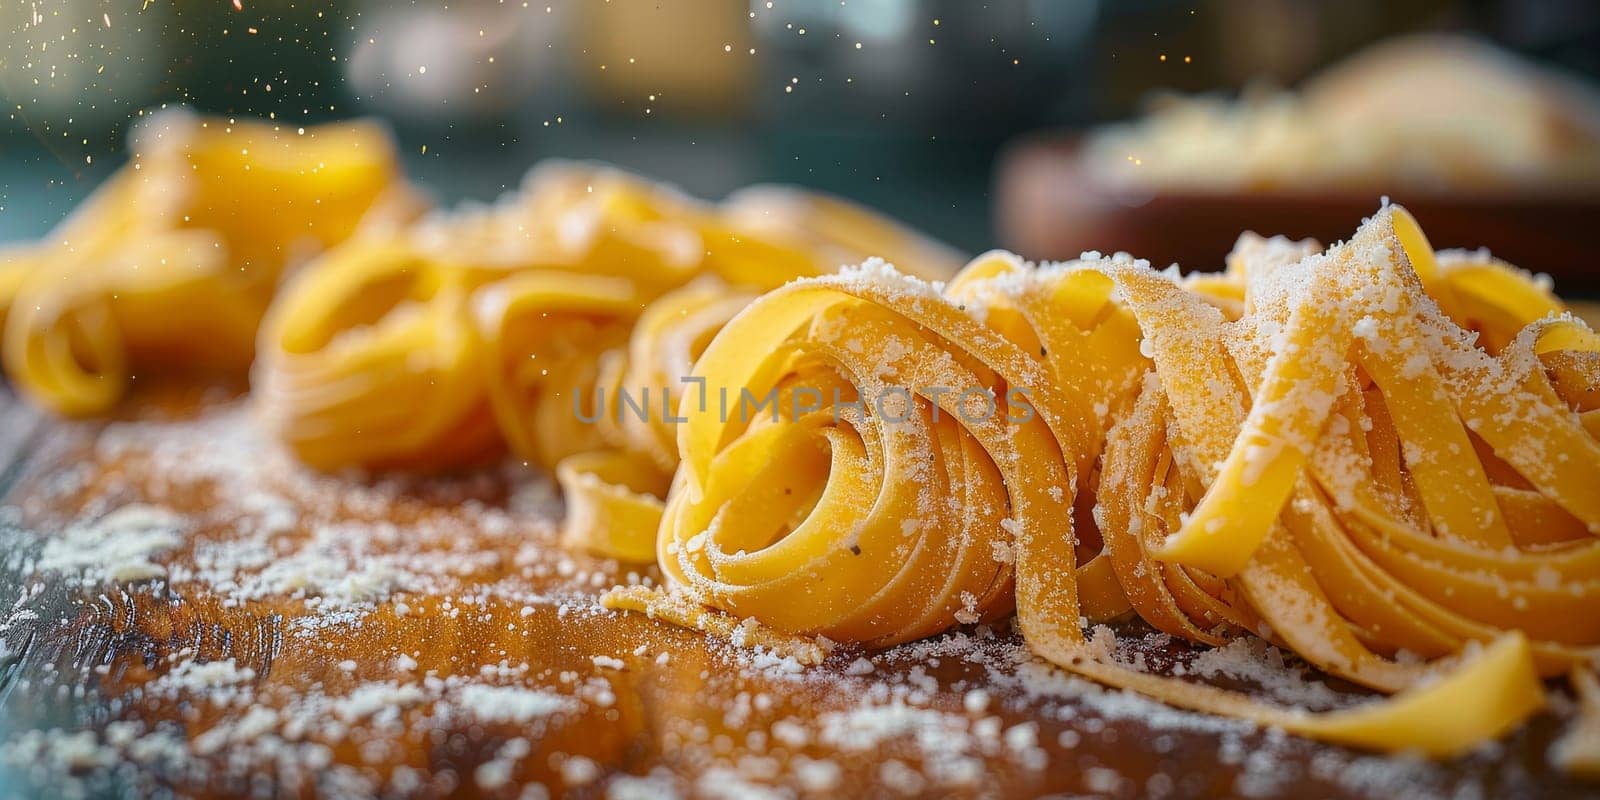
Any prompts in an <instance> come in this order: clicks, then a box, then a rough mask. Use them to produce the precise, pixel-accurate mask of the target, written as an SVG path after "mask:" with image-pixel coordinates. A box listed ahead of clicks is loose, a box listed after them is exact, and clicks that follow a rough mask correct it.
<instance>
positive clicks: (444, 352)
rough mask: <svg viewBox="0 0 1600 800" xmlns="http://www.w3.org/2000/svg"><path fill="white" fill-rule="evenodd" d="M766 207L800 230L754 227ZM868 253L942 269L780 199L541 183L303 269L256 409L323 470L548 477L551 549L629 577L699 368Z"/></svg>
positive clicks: (281, 319) (654, 521)
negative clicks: (554, 507)
mask: <svg viewBox="0 0 1600 800" xmlns="http://www.w3.org/2000/svg"><path fill="white" fill-rule="evenodd" d="M780 199H781V201H782V202H783V204H784V205H783V208H784V209H789V210H793V209H811V211H808V212H807V213H805V214H788V213H786V214H781V215H780V214H773V213H771V212H772V211H773V209H775V208H777V207H778V206H777V205H775V204H776V203H777V202H778V200H780ZM836 227H837V228H840V229H842V230H844V231H847V232H849V235H847V236H840V235H835V234H833V233H831V231H833V230H834V229H835V228H836ZM867 245H871V246H873V247H876V248H878V249H884V250H888V251H894V252H906V253H912V254H915V255H916V256H917V257H918V258H919V260H921V261H923V262H924V263H926V264H927V269H929V270H930V271H932V272H934V273H937V274H949V273H950V272H953V271H954V269H955V262H954V260H953V259H952V258H951V257H950V256H949V253H948V251H947V250H944V249H943V248H942V246H940V245H937V244H934V243H932V242H930V241H928V240H926V239H925V238H923V237H921V236H919V235H917V234H915V233H913V232H910V231H908V230H906V229H904V228H902V227H900V226H898V225H895V224H893V223H891V222H889V221H887V220H883V219H881V218H879V217H878V216H877V215H875V214H872V213H870V212H867V211H865V210H862V209H859V208H856V207H854V206H850V205H848V204H845V203H843V202H842V201H835V200H831V199H827V198H821V197H814V196H813V195H810V194H809V193H805V192H801V191H799V190H789V189H776V188H762V189H756V190H750V191H748V192H745V193H741V194H739V195H737V196H736V197H734V198H730V199H729V200H728V201H725V202H724V203H722V204H719V205H712V204H706V203H701V202H699V201H696V200H694V199H692V198H689V197H686V196H684V195H681V194H679V193H677V192H675V191H672V190H670V189H668V188H666V187H662V186H658V185H655V184H651V183H649V182H646V181H644V180H642V179H639V178H637V177H634V176H631V175H628V174H625V173H622V172H619V171H616V170H612V169H608V168H603V167H598V166H593V165H582V164H565V163H554V164H547V165H543V166H541V167H540V168H538V169H536V170H535V171H534V172H533V173H531V174H530V176H529V178H528V180H527V181H526V182H525V185H524V186H523V188H522V189H521V190H520V191H519V192H517V193H514V194H512V195H509V196H507V197H506V198H503V199H502V200H501V201H500V202H499V203H497V204H495V205H494V206H492V207H489V208H484V209H475V208H468V209H463V210H461V211H458V212H453V213H450V214H440V215H435V216H433V217H431V218H428V219H426V220H423V221H422V222H420V223H418V224H416V225H414V226H410V227H408V228H405V229H402V230H400V231H398V232H395V233H393V234H390V235H386V236H383V237H357V238H355V239H352V240H351V241H349V242H347V243H345V244H344V245H342V246H341V247H338V248H336V249H334V250H332V251H330V252H329V253H327V254H326V255H324V256H323V257H321V258H320V259H318V260H317V261H316V262H315V263H313V264H311V265H308V267H307V268H306V269H305V270H304V271H303V273H302V274H301V275H300V276H299V277H298V278H297V279H296V280H295V282H294V283H293V285H291V286H290V287H288V288H287V289H286V290H285V291H284V292H283V295H282V297H281V298H280V299H279V300H278V302H277V303H276V305H275V306H274V308H273V311H272V314H271V316H270V318H269V320H268V321H267V323H266V325H264V327H263V331H262V347H261V358H260V361H259V363H258V365H257V368H256V374H255V377H256V387H257V389H256V395H257V405H258V408H259V409H260V410H261V414H262V417H263V419H265V420H266V421H267V423H268V425H269V426H270V427H271V428H272V429H273V430H275V431H277V432H278V434H279V435H280V436H281V437H282V438H283V439H284V441H285V442H287V443H288V444H289V445H290V446H291V447H292V448H293V449H294V450H295V452H296V453H297V454H298V455H299V456H300V457H301V458H302V459H303V460H305V461H306V462H308V463H310V464H313V465H315V466H318V467H321V468H324V469H334V468H340V467H347V466H361V467H378V468H385V467H406V468H449V467H454V466H457V465H460V464H463V463H469V462H471V461H474V460H478V459H481V458H483V457H484V456H486V455H489V454H492V453H494V452H497V451H498V450H499V449H500V448H502V447H509V449H510V450H511V451H512V452H514V453H516V454H518V455H519V456H521V457H523V458H525V459H527V460H528V461H529V462H530V463H532V464H534V465H537V466H539V467H541V468H543V469H547V470H552V471H554V472H555V475H556V477H557V479H558V480H559V481H560V483H561V485H562V489H563V493H564V495H565V498H566V502H567V506H568V512H569V513H568V516H567V520H566V524H565V541H566V543H567V544H568V545H569V546H571V547H573V548H576V549H582V550H587V551H590V552H593V553H595V554H598V555H603V556H608V557H613V558H620V559H624V560H635V561H649V560H651V559H653V558H654V552H655V545H654V541H655V535H656V530H657V528H658V527H659V523H660V516H661V510H662V502H663V498H664V497H665V495H666V491H667V487H668V483H669V481H670V478H671V475H672V472H673V470H674V469H675V468H676V465H677V460H678V454H677V441H676V432H675V427H674V424H675V423H674V419H675V417H676V414H677V408H678V403H679V401H680V399H681V397H682V394H683V391H684V389H685V387H684V385H683V384H682V379H683V378H684V376H686V375H688V373H689V370H690V368H691V366H692V365H693V363H694V361H695V359H696V358H698V356H699V355H700V352H701V350H702V349H703V348H704V347H705V346H706V344H707V343H708V342H709V341H710V339H711V337H712V336H713V335H714V334H715V333H716V332H717V330H718V329H720V327H721V326H722V324H723V323H724V322H726V321H727V320H728V319H729V318H730V317H732V316H733V315H734V314H735V313H737V312H738V311H739V310H740V309H742V308H744V306H745V305H747V304H748V303H749V302H750V301H751V300H752V299H754V298H755V296H756V295H757V294H759V292H761V291H764V290H767V289H771V288H773V287H776V286H778V285H780V284H782V283H784V282H785V281H787V280H790V279H792V278H795V277H799V276H806V275H816V274H821V273H825V272H828V271H831V270H833V269H835V268H836V267H837V266H838V265H840V264H843V263H845V262H847V261H856V260H859V259H860V258H862V257H863V256H864V253H862V252H860V251H858V250H856V249H854V248H855V247H859V246H867Z"/></svg>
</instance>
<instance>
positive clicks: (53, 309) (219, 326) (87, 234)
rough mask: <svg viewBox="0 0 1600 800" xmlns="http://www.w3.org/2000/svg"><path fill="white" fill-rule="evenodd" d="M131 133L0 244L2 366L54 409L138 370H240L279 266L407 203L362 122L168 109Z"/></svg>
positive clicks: (103, 391)
mask: <svg viewBox="0 0 1600 800" xmlns="http://www.w3.org/2000/svg"><path fill="white" fill-rule="evenodd" d="M132 140H133V147H132V157H131V160H132V163H131V164H130V165H128V166H125V167H123V168H122V169H120V170H118V171H117V172H116V173H115V174H114V175H112V176H111V178H110V179H109V180H107V181H106V182H105V183H104V184H103V185H102V186H100V187H99V188H98V189H97V190H96V191H95V192H94V193H93V194H92V195H91V196H90V197H89V198H88V199H87V200H85V201H84V202H83V203H82V204H80V205H79V206H78V208H77V209H76V210H75V211H74V212H73V213H72V214H71V215H70V216H69V217H68V218H67V219H66V220H65V221H63V222H62V223H61V224H60V225H58V226H57V227H56V229H55V230H53V231H51V233H50V234H49V235H48V236H46V237H45V239H44V240H43V241H41V242H38V243H35V244H30V245H25V246H22V247H15V248H11V249H9V250H7V251H6V252H5V253H4V255H3V256H0V258H3V259H4V263H3V264H0V320H4V324H5V327H4V333H3V339H0V341H3V350H4V363H5V369H6V373H7V375H8V376H9V377H10V378H11V380H12V381H13V383H14V385H15V386H17V387H18V389H19V390H20V391H21V392H22V393H23V394H25V395H26V396H27V397H29V398H30V399H31V400H33V401H34V402H36V403H38V404H40V405H42V406H45V407H47V408H49V409H51V410H53V411H56V412H57V413H61V414H67V415H87V414H97V413H101V412H104V411H107V410H108V409H110V408H111V407H112V405H114V404H115V403H116V402H117V401H118V400H119V399H120V398H121V396H122V394H123V393H124V391H125V390H126V388H127V384H128V381H129V380H130V379H132V378H133V377H134V375H135V373H139V372H143V371H147V370H185V371H187V370H214V371H226V372H242V371H243V370H244V369H245V368H246V367H247V366H248V365H249V363H250V359H251V356H252V353H253V351H254V344H255V333H256V326H257V324H258V323H259V321H260V320H261V317H262V314H263V313H264V312H265V311H266V308H267V305H268V303H269V302H270V301H271V299H272V297H273V293H274V292H275V290H276V289H277V286H278V282H279V279H280V277H281V276H282V275H283V274H284V273H285V272H286V271H287V270H289V269H290V268H292V267H293V266H295V265H297V264H298V263H299V262H301V261H303V260H304V259H305V258H307V257H308V256H310V255H313V254H314V253H316V252H317V251H319V250H322V249H325V248H327V247H329V246H331V245H333V244H335V243H337V242H339V241H342V240H343V239H345V238H347V237H349V236H350V235H352V234H353V233H354V232H355V231H357V230H358V229H360V228H362V227H363V226H368V227H372V226H380V225H383V224H385V223H386V222H388V221H391V220H395V219H397V218H401V217H404V216H406V215H407V214H408V213H410V212H411V210H412V209H413V208H414V207H415V204H416V203H415V200H414V199H413V198H412V197H411V195H410V194H409V190H408V189H407V188H406V187H405V186H404V184H403V183H402V182H401V178H400V170H399V167H398V164H397V162H396V159H395V153H394V148H393V146H392V144H391V142H390V140H389V137H388V136H387V134H386V133H385V132H384V131H383V130H382V129H381V128H378V127H376V126H374V125H371V124H367V123H360V122H355V123H340V124H335V125H324V126H316V127H311V128H304V129H300V130H298V131H295V130H289V129H285V128H283V127H281V126H277V125H270V124H266V123H259V122H233V121H225V120H222V119H219V118H208V117H200V116H196V115H193V114H190V113H188V112H185V111H164V112H161V113H159V114H156V115H154V116H152V117H151V118H149V119H146V120H145V121H143V122H142V123H140V125H139V126H138V128H137V129H136V130H135V132H134V135H133V137H132Z"/></svg>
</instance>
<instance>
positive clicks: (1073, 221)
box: [995, 135, 1600, 295]
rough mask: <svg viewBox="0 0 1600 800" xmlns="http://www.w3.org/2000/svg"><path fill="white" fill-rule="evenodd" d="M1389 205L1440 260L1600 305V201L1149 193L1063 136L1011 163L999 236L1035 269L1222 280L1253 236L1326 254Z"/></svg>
mask: <svg viewBox="0 0 1600 800" xmlns="http://www.w3.org/2000/svg"><path fill="white" fill-rule="evenodd" d="M1385 193H1387V194H1388V196H1389V198H1390V199H1391V200H1393V201H1394V202H1396V203H1400V204H1403V205H1404V206H1406V208H1408V209H1410V210H1411V212H1412V213H1413V214H1415V215H1416V217H1417V220H1418V221H1420V222H1421V223H1422V227H1423V230H1425V231H1427V234H1428V239H1429V240H1430V241H1431V242H1432V243H1433V245H1434V247H1436V248H1440V249H1444V248H1451V247H1467V248H1477V247H1487V248H1489V250H1490V251H1491V252H1493V253H1494V254H1495V255H1496V256H1497V257H1499V258H1502V259H1504V260H1506V261H1509V262H1511V263H1513V264H1516V265H1517V266H1520V267H1523V268H1525V269H1529V270H1532V271H1534V272H1544V273H1548V274H1550V275H1551V276H1553V277H1554V278H1555V279H1556V286H1557V288H1558V290H1559V291H1561V292H1562V293H1563V294H1567V295H1573V294H1577V295H1595V294H1600V258H1596V256H1595V251H1596V249H1597V246H1600V190H1597V191H1595V192H1594V193H1590V194H1582V195H1574V194H1566V195H1558V194H1534V193H1527V192H1521V193H1515V194H1512V193H1507V194H1481V193H1480V194H1468V193H1461V192H1454V193H1448V194H1447V193H1442V192H1440V191H1438V190H1437V189H1427V190H1422V189H1417V190H1407V189H1405V188H1403V187H1394V188H1391V189H1387V190H1386V189H1376V188H1375V189H1371V190H1357V189H1349V190H1345V189H1341V190H1336V191H1291V190H1268V191H1260V192H1235V191H1219V192H1205V191H1199V190H1194V189H1187V188H1186V189H1182V190H1178V191H1172V192H1156V193H1142V192H1141V191H1140V190H1130V189H1129V188H1127V187H1120V186H1109V185H1106V184H1104V183H1102V182H1099V181H1097V180H1096V179H1094V178H1093V177H1092V176H1091V175H1090V174H1089V172H1088V170H1086V169H1084V166H1083V163H1082V160H1081V158H1080V156H1079V151H1078V147H1077V143H1076V141H1075V140H1074V139H1073V138H1072V137H1071V136H1064V135H1054V136H1043V137H1034V138H1029V139H1025V140H1023V141H1021V142H1018V143H1016V144H1014V145H1012V146H1011V147H1010V148H1008V149H1007V150H1006V151H1005V152H1004V153H1002V154H1001V157H1000V159H999V163H998V165H997V167H996V186H995V196H996V199H995V209H996V220H995V230H996V232H997V233H998V235H999V237H1000V241H1001V243H1002V244H1003V245H1004V246H1006V247H1008V248H1011V249H1013V250H1015V251H1017V252H1018V253H1021V254H1022V255H1023V256H1025V257H1027V258H1030V259H1035V260H1061V259H1069V258H1076V257H1077V256H1078V255H1079V254H1080V253H1082V252H1083V251H1085V250H1098V251H1100V252H1104V253H1112V252H1116V251H1126V252H1129V253H1132V254H1133V255H1135V256H1138V257H1140V258H1146V259H1149V260H1150V263H1151V264H1153V265H1155V266H1157V267H1161V266H1165V265H1167V264H1170V263H1174V262H1176V263H1178V264H1180V265H1182V266H1183V268H1184V269H1219V268H1220V267H1221V266H1222V262H1223V258H1224V257H1225V256H1226V255H1227V254H1228V251H1230V250H1232V249H1233V243H1234V240H1235V239H1237V238H1238V236H1239V233H1240V232H1242V231H1246V230H1253V231H1255V232H1257V233H1260V234H1262V235H1267V236H1270V235H1273V234H1283V235H1285V236H1289V237H1292V238H1297V239H1298V238H1303V237H1307V236H1310V237H1315V238H1316V239H1318V240H1320V241H1321V242H1323V243H1324V244H1331V243H1333V242H1336V241H1340V240H1343V239H1346V238H1349V236H1350V235H1351V234H1352V233H1354V232H1355V229H1356V227H1357V226H1358V225H1359V224H1360V223H1361V220H1362V219H1363V218H1364V217H1367V216H1370V215H1371V214H1372V212H1373V211H1375V210H1377V208H1378V206H1379V203H1380V202H1381V198H1382V196H1383V195H1384V194H1385Z"/></svg>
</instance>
